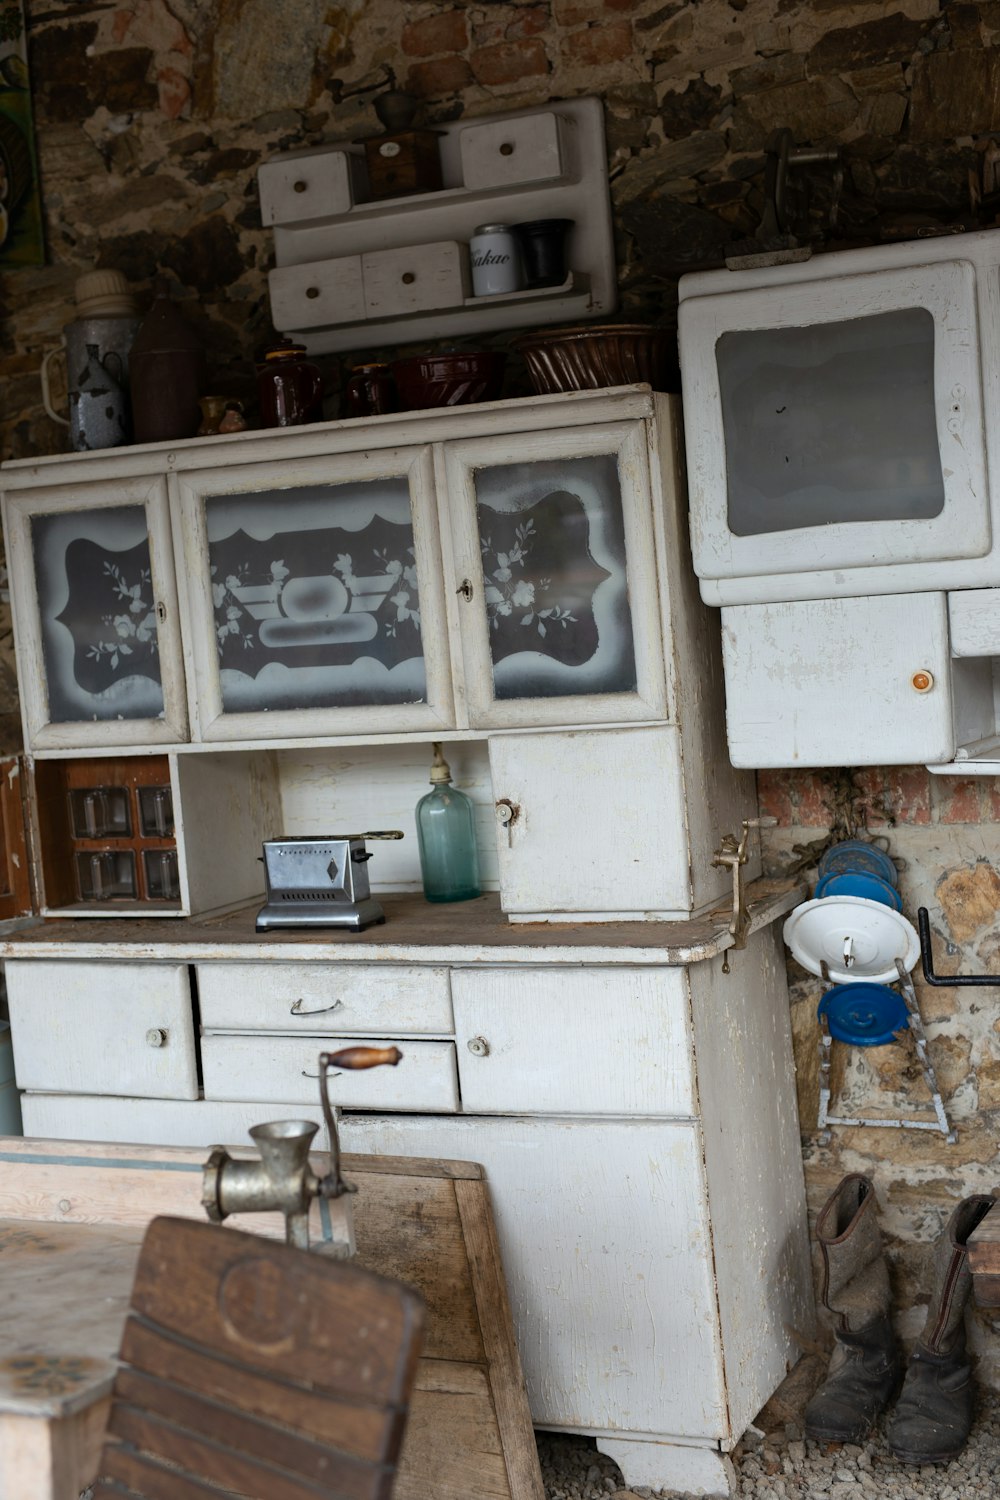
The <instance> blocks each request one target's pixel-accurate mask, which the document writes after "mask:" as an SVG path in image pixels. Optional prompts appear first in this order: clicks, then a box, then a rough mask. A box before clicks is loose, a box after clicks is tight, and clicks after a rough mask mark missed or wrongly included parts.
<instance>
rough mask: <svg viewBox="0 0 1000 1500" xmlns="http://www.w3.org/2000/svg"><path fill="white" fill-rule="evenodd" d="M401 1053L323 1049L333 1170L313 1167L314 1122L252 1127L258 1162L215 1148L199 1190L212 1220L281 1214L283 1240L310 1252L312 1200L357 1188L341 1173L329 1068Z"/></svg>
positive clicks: (368, 1064) (389, 1060)
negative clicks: (318, 1170)
mask: <svg viewBox="0 0 1000 1500" xmlns="http://www.w3.org/2000/svg"><path fill="white" fill-rule="evenodd" d="M402 1056H403V1054H402V1053H401V1052H400V1050H399V1048H398V1047H344V1048H343V1049H342V1050H341V1051H340V1052H332V1053H331V1052H321V1053H320V1058H319V1097H320V1104H321V1105H322V1108H323V1119H324V1121H325V1122H326V1128H327V1132H328V1134H329V1137H330V1170H329V1172H328V1173H327V1174H326V1176H325V1177H317V1176H316V1174H315V1172H313V1171H312V1169H311V1167H310V1166H309V1147H310V1146H311V1145H312V1139H313V1136H314V1135H315V1134H316V1131H317V1130H318V1128H319V1127H318V1126H317V1125H315V1124H314V1123H313V1122H312V1121H311V1120H273V1121H271V1122H270V1123H269V1124H267V1125H254V1126H253V1127H252V1129H251V1130H250V1136H251V1139H252V1140H253V1141H254V1142H255V1144H256V1146H257V1147H258V1149H259V1151H260V1156H259V1158H258V1159H256V1160H252V1161H239V1160H235V1159H234V1158H233V1157H231V1156H230V1155H229V1152H228V1151H227V1150H226V1148H225V1146H213V1147H212V1152H211V1155H210V1156H209V1158H208V1161H207V1162H206V1163H205V1166H204V1169H203V1172H202V1190H201V1201H202V1204H203V1206H204V1209H205V1212H206V1213H207V1215H208V1217H209V1218H210V1219H211V1220H212V1222H213V1223H215V1224H221V1223H222V1221H223V1219H227V1218H228V1217H229V1215H230V1214H246V1213H281V1214H284V1216H285V1239H286V1240H287V1241H288V1243H289V1244H290V1245H297V1246H298V1248H299V1249H300V1250H308V1249H309V1208H310V1205H311V1204H312V1200H313V1199H314V1198H319V1199H321V1200H325V1201H329V1200H330V1199H335V1198H341V1197H343V1195H344V1194H345V1193H353V1192H354V1188H353V1187H351V1185H350V1184H349V1183H347V1182H345V1181H344V1179H343V1177H342V1176H341V1175H340V1137H339V1136H338V1134H337V1121H336V1116H335V1112H334V1110H333V1108H332V1107H331V1105H330V1095H329V1091H328V1089H327V1083H326V1075H327V1073H328V1071H329V1069H330V1068H347V1069H349V1070H352V1071H353V1070H355V1069H360V1068H378V1067H381V1066H382V1065H383V1064H386V1065H388V1066H390V1067H395V1066H396V1064H397V1063H398V1062H399V1061H400V1059H401V1058H402Z"/></svg>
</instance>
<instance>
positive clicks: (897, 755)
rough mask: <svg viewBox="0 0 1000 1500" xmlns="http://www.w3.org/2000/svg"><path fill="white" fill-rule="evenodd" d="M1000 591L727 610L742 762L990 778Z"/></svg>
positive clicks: (998, 741) (735, 742)
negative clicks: (909, 768) (917, 768)
mask: <svg viewBox="0 0 1000 1500" xmlns="http://www.w3.org/2000/svg"><path fill="white" fill-rule="evenodd" d="M994 595H1000V590H997V591H994V590H988V589H977V590H971V591H969V592H968V593H952V594H944V593H921V594H885V595H880V596H874V597H860V598H845V599H810V600H801V601H798V602H795V603H792V602H789V603H779V604H743V605H732V606H728V607H724V608H723V610H722V644H723V659H724V662H725V673H726V719H727V725H728V738H729V752H730V756H731V759H732V761H733V764H734V765H736V766H743V767H747V768H750V767H780V766H796V765H798V766H841V765H849V766H851V765H852V766H866V765H874V766H883V765H912V764H914V763H921V762H922V763H924V764H925V765H928V766H930V767H931V769H933V770H939V771H941V772H948V771H952V772H954V773H956V774H966V775H968V774H971V773H972V771H973V769H976V770H980V771H981V774H995V772H996V768H997V764H998V762H1000V733H998V720H997V709H996V690H995V665H994V663H995V660H996V658H997V655H998V651H997V650H995V649H994V648H995V647H996V646H997V644H998V643H997V635H998V631H997V621H998V618H1000V612H998V611H997V608H996V601H995V597H994Z"/></svg>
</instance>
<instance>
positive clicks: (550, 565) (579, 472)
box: [475, 453, 636, 699]
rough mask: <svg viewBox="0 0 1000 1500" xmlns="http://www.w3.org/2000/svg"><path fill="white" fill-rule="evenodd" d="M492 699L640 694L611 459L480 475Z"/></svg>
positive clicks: (502, 468) (520, 466)
mask: <svg viewBox="0 0 1000 1500" xmlns="http://www.w3.org/2000/svg"><path fill="white" fill-rule="evenodd" d="M475 484H476V499H477V505H478V521H479V543H480V548H481V550H482V559H483V577H484V581H485V585H486V595H485V607H486V613H487V617H488V622H489V641H490V655H491V658H492V663H493V686H494V693H495V696H496V697H497V698H498V699H500V698H557V697H568V696H570V695H573V694H577V693H627V692H633V691H635V687H636V671H635V652H634V649H633V642H632V616H631V611H630V609H629V598H628V576H627V572H626V567H625V527H624V519H623V515H622V492H621V483H620V480H619V476H618V463H617V459H616V458H615V455H614V454H610V453H609V454H599V455H597V456H596V457H592V458H560V459H546V460H544V461H542V462H538V463H515V464H500V465H497V466H496V467H491V468H484V469H478V470H477V471H476V476H475Z"/></svg>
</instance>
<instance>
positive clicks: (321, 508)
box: [205, 476, 427, 713]
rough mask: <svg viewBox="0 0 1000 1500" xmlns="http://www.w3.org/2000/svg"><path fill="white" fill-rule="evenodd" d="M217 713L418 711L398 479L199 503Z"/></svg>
mask: <svg viewBox="0 0 1000 1500" xmlns="http://www.w3.org/2000/svg"><path fill="white" fill-rule="evenodd" d="M205 513H206V520H207V526H208V553H209V565H210V569H211V582H212V604H213V610H214V624H215V634H216V642H217V648H218V660H219V679H220V684H221V690H222V706H223V711H224V712H225V713H249V712H261V711H264V710H267V709H296V708H333V707H347V706H361V705H370V704H386V703H423V702H424V701H425V698H426V692H427V680H426V672H425V667H424V657H423V645H422V641H421V635H420V599H419V593H418V589H417V570H416V563H415V561H414V543H413V522H412V519H411V513H410V491H409V485H408V483H407V480H406V479H405V478H404V477H402V476H400V477H393V478H389V479H373V480H365V481H363V482H359V483H356V484H316V485H303V486H299V487H296V488H295V489H287V490H260V491H255V492H254V493H252V494H234V495H218V496H212V497H210V498H209V499H207V500H206V502H205Z"/></svg>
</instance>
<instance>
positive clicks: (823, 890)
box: [816, 870, 903, 911]
mask: <svg viewBox="0 0 1000 1500" xmlns="http://www.w3.org/2000/svg"><path fill="white" fill-rule="evenodd" d="M816 896H817V898H819V897H823V896H861V897H863V899H864V900H865V901H881V903H882V905H883V906H891V907H892V909H893V911H902V910H903V898H902V897H901V896H900V894H899V892H898V891H897V889H896V887H895V886H894V885H890V884H889V882H888V881H887V880H883V879H882V877H881V875H869V874H868V873H867V872H865V871H860V870H852V871H846V870H845V871H844V872H843V874H840V873H838V872H836V871H834V872H833V873H831V874H829V875H824V876H823V877H822V878H821V880H820V881H819V883H818V885H817V886H816Z"/></svg>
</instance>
